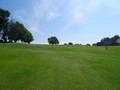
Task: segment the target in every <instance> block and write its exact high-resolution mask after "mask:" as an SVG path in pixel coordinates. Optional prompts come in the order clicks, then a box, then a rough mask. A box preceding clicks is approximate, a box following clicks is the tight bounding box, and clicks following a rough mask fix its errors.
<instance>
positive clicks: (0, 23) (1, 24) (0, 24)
mask: <svg viewBox="0 0 120 90" xmlns="http://www.w3.org/2000/svg"><path fill="white" fill-rule="evenodd" d="M9 16H10V12H9V11H8V10H4V9H2V8H0V37H1V38H2V39H3V40H4V42H7V37H8V20H9V19H8V17H9Z"/></svg>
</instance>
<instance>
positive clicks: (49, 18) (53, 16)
mask: <svg viewBox="0 0 120 90" xmlns="http://www.w3.org/2000/svg"><path fill="white" fill-rule="evenodd" d="M59 16H61V15H60V14H59V13H56V12H50V13H48V16H47V20H48V21H49V20H51V19H55V18H56V17H59Z"/></svg>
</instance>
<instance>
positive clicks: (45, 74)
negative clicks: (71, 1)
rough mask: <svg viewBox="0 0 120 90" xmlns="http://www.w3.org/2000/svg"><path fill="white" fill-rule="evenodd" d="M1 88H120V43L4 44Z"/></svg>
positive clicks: (1, 47) (0, 48) (0, 47)
mask: <svg viewBox="0 0 120 90" xmlns="http://www.w3.org/2000/svg"><path fill="white" fill-rule="evenodd" d="M0 90H120V47H110V48H109V50H108V51H106V50H105V48H104V47H89V46H79V45H78V46H77V45H76V46H67V45H66V46H62V45H53V46H52V45H26V44H0Z"/></svg>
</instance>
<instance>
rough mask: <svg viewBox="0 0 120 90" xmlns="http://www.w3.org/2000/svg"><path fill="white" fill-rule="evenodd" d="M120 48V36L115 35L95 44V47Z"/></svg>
mask: <svg viewBox="0 0 120 90" xmlns="http://www.w3.org/2000/svg"><path fill="white" fill-rule="evenodd" d="M106 45H109V46H119V45H120V36H119V35H115V36H113V37H111V38H109V37H106V38H103V39H101V41H100V42H97V43H95V44H93V46H106Z"/></svg>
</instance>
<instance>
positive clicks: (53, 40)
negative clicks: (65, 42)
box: [48, 36, 59, 44]
mask: <svg viewBox="0 0 120 90" xmlns="http://www.w3.org/2000/svg"><path fill="white" fill-rule="evenodd" d="M48 43H49V44H59V41H58V39H57V38H56V37H54V36H52V37H50V38H48Z"/></svg>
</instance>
